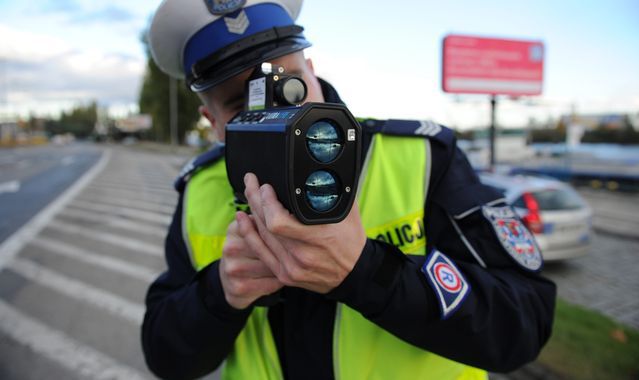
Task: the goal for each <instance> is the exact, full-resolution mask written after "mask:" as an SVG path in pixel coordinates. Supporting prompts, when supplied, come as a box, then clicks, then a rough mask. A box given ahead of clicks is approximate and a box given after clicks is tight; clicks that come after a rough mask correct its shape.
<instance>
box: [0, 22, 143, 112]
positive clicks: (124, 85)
mask: <svg viewBox="0 0 639 380" xmlns="http://www.w3.org/2000/svg"><path fill="white" fill-rule="evenodd" d="M0 34H1V35H7V36H10V37H11V38H8V39H7V40H6V42H7V43H6V44H2V45H1V46H0V57H5V58H3V61H4V62H3V63H4V65H3V74H4V75H3V76H0V81H3V82H4V83H0V87H2V88H3V89H4V91H5V92H6V96H5V97H6V100H7V101H8V103H9V106H10V107H11V109H13V110H14V111H16V112H20V113H25V112H29V111H32V112H34V113H36V114H40V113H41V110H49V109H55V107H54V106H53V105H59V106H61V107H65V108H68V107H69V105H73V104H77V103H86V102H88V101H91V100H97V101H98V102H99V103H100V104H101V105H110V104H134V103H137V97H138V93H139V86H140V82H141V80H142V77H143V73H144V68H145V64H146V62H145V60H144V59H143V58H140V57H135V56H131V55H126V54H121V53H110V52H104V51H100V50H98V49H86V50H79V49H74V48H72V47H71V46H69V45H68V44H67V43H66V42H65V41H63V40H60V39H56V38H54V37H49V36H47V35H41V34H37V33H32V32H24V31H19V30H16V29H13V28H10V27H7V26H3V25H0Z"/></svg>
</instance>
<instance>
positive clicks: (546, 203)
mask: <svg viewBox="0 0 639 380" xmlns="http://www.w3.org/2000/svg"><path fill="white" fill-rule="evenodd" d="M532 195H533V196H534V197H535V200H536V201H537V205H539V210H541V211H551V210H576V209H580V208H582V207H584V203H583V201H582V200H581V198H580V197H579V195H578V194H577V193H576V192H575V191H572V190H570V189H544V190H537V191H534V192H532ZM514 205H515V206H516V207H517V206H519V207H522V206H523V207H525V206H524V205H525V202H524V200H523V198H521V197H520V198H519V199H517V201H515V204H514Z"/></svg>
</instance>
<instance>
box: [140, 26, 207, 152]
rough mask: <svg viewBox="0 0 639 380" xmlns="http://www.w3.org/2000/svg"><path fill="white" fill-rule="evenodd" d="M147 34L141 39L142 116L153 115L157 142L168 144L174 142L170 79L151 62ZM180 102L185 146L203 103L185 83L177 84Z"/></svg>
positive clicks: (181, 138) (180, 137) (181, 136)
mask: <svg viewBox="0 0 639 380" xmlns="http://www.w3.org/2000/svg"><path fill="white" fill-rule="evenodd" d="M146 35H147V34H146V32H145V33H143V35H142V43H143V44H144V47H145V50H146V54H147V66H146V72H145V74H144V82H143V84H142V89H141V91H140V98H139V101H138V103H139V106H140V112H141V113H146V114H149V115H151V117H152V118H153V133H154V134H155V138H156V140H157V141H162V142H169V141H170V140H171V129H170V114H169V109H170V107H169V101H170V100H169V76H168V75H166V74H165V73H164V72H162V71H161V70H160V68H159V67H158V66H157V65H156V64H155V62H154V61H153V59H152V58H151V52H150V50H149V44H148V41H147V39H146ZM177 98H178V101H177V103H178V141H179V143H183V142H184V138H185V135H186V131H188V130H191V129H193V127H194V126H195V123H196V122H197V120H198V119H199V113H198V111H197V108H198V106H199V105H200V99H199V98H198V97H197V95H195V94H194V93H193V92H191V91H190V90H189V89H188V88H187V86H186V84H185V82H184V81H183V80H180V81H178V84H177Z"/></svg>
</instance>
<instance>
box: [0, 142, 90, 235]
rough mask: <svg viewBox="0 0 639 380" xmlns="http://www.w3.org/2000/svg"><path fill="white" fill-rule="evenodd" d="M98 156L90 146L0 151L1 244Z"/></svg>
mask: <svg viewBox="0 0 639 380" xmlns="http://www.w3.org/2000/svg"><path fill="white" fill-rule="evenodd" d="M99 156H100V152H99V150H97V149H96V148H95V147H93V146H91V145H80V144H75V145H70V146H65V147H61V146H53V145H49V146H44V147H30V148H15V149H0V241H3V240H5V239H6V238H7V237H8V236H9V235H11V234H12V233H14V232H15V231H16V230H17V229H18V228H20V227H21V226H22V225H24V223H25V222H26V221H27V220H29V219H30V218H31V217H32V216H33V215H35V214H36V213H37V212H38V211H39V210H40V209H42V208H43V207H44V206H46V205H47V204H49V202H51V200H53V199H55V198H56V197H57V196H58V195H60V194H61V193H62V192H63V191H64V190H65V189H66V188H67V187H68V186H69V185H71V183H72V182H73V181H74V180H75V179H77V178H78V177H79V176H80V175H81V174H82V173H84V172H85V171H86V170H87V169H88V168H90V167H91V166H93V165H94V164H95V163H96V161H97V160H98V158H99Z"/></svg>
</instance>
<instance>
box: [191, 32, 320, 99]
mask: <svg viewBox="0 0 639 380" xmlns="http://www.w3.org/2000/svg"><path fill="white" fill-rule="evenodd" d="M303 30H304V29H303V28H302V27H301V26H297V25H291V26H287V27H278V28H273V29H269V30H266V31H264V32H261V33H257V34H255V35H252V36H249V37H246V38H244V39H242V40H240V41H238V42H236V43H234V44H232V45H230V46H228V47H226V48H224V49H222V50H220V51H217V52H215V53H213V54H211V55H209V56H207V57H205V58H203V59H201V60H199V61H198V62H196V63H195V64H194V65H193V67H192V69H191V73H189V75H188V76H187V81H188V84H189V86H190V87H191V90H192V91H194V92H202V91H206V90H208V89H209V88H211V87H214V86H216V85H218V84H220V83H222V82H224V81H225V80H227V79H229V78H232V77H234V76H236V75H238V74H241V73H242V72H244V71H246V70H248V69H251V68H253V67H255V66H257V65H259V64H260V63H262V62H266V61H269V60H272V59H275V58H279V57H282V56H285V55H287V54H291V53H294V52H296V51H300V50H303V49H306V48H307V47H309V46H311V44H310V42H308V41H306V39H305V38H304V35H303V34H302V31H303Z"/></svg>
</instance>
